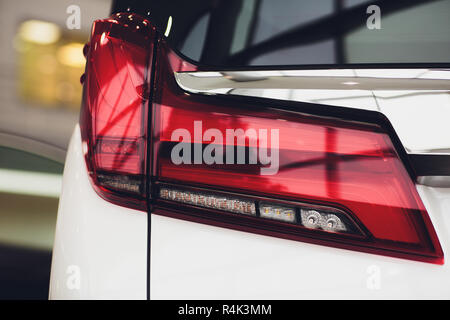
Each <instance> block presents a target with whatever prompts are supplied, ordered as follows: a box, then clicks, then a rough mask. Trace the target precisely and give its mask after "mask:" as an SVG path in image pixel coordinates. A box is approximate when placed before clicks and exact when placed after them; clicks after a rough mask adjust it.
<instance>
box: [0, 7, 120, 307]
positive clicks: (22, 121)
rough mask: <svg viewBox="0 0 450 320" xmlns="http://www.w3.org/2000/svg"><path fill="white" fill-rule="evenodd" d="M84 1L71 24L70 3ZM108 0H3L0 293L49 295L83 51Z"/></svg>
mask: <svg viewBox="0 0 450 320" xmlns="http://www.w3.org/2000/svg"><path fill="white" fill-rule="evenodd" d="M71 5H77V6H79V8H80V9H81V11H80V13H81V15H80V18H81V19H80V29H73V30H70V29H69V28H68V27H67V25H66V21H67V19H68V18H69V17H70V16H71V13H67V8H68V7H69V6H71ZM110 6H111V1H109V0H79V1H75V0H70V1H65V0H58V1H51V0H38V1H32V0H14V1H10V0H9V1H6V0H0V21H1V28H0V42H1V43H2V52H1V54H0V299H46V298H47V294H48V281H49V275H50V263H51V249H52V246H53V237H54V229H55V224H56V213H57V208H58V197H59V193H60V188H61V179H62V171H63V163H64V157H65V150H66V148H67V144H68V142H69V139H70V135H71V133H72V130H73V128H74V126H75V123H76V122H77V120H78V113H79V108H80V101H81V89H82V87H81V85H80V80H79V79H80V76H81V75H82V73H83V72H84V64H85V59H84V57H83V54H82V48H83V45H84V43H85V42H86V41H87V40H88V37H89V32H90V28H91V24H92V22H93V21H94V20H95V19H98V18H103V17H107V16H108V15H109V11H110Z"/></svg>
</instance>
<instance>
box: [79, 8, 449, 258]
mask: <svg viewBox="0 0 450 320" xmlns="http://www.w3.org/2000/svg"><path fill="white" fill-rule="evenodd" d="M130 17H131V18H130ZM86 51H87V59H88V62H87V69H86V77H85V83H84V102H83V109H82V114H81V121H80V123H81V129H82V138H83V142H85V143H86V145H87V152H86V162H87V167H88V170H89V173H90V177H91V180H92V184H93V185H94V187H95V189H96V191H97V192H98V193H99V194H100V195H101V196H102V197H103V198H104V199H106V200H108V201H111V202H113V203H116V204H119V205H123V206H127V207H132V208H136V209H140V210H143V211H146V210H147V208H150V210H151V212H152V213H153V214H160V215H166V216H171V217H174V218H179V219H185V220H190V221H195V222H200V223H205V224H211V225H217V226H221V227H227V228H233V229H237V230H241V231H245V232H253V233H259V234H264V235H270V236H275V237H280V238H285V239H291V240H296V241H303V242H309V243H316V244H321V245H327V246H334V247H339V248H345V249H351V250H358V251H363V252H370V253H377V254H383V255H388V256H394V257H400V258H407V259H414V260H419V261H426V262H433V263H443V253H442V249H441V247H440V244H439V240H438V238H437V235H436V233H435V231H434V228H433V226H432V224H431V221H430V219H429V217H428V214H427V212H426V210H425V207H424V205H423V203H422V201H421V199H420V197H419V195H418V193H417V190H416V189H415V185H414V183H413V179H412V175H411V173H410V172H409V171H408V170H407V165H408V164H407V163H406V162H403V161H402V157H403V153H404V150H403V149H402V147H401V146H400V145H398V144H397V143H396V142H395V141H397V140H396V138H395V133H394V132H393V131H392V130H391V129H389V126H388V125H387V123H386V122H384V120H382V119H379V118H373V117H371V118H369V117H368V118H365V117H364V115H362V116H361V118H360V119H358V121H355V120H354V119H353V120H350V119H348V118H347V116H346V114H337V113H336V114H333V113H332V112H333V111H331V112H330V113H328V111H327V113H326V114H325V115H324V112H320V110H321V107H320V106H315V108H314V109H312V108H308V106H307V105H304V104H295V105H291V106H289V108H287V107H286V106H285V102H281V101H277V100H269V99H259V98H251V97H232V96H225V95H200V94H195V93H187V92H185V91H183V90H182V89H181V88H180V87H179V86H178V84H177V82H176V80H175V77H174V73H175V72H184V71H195V70H196V69H197V67H196V66H194V65H191V64H190V63H188V62H186V61H185V60H183V59H181V58H180V57H179V56H178V55H177V54H176V53H175V52H174V51H172V50H171V49H169V47H168V46H167V44H166V42H165V40H163V39H162V38H161V37H160V36H158V33H157V32H156V31H155V29H154V28H153V27H152V26H151V25H150V22H149V21H148V20H146V19H144V18H141V17H139V16H136V15H133V14H117V15H114V16H113V17H111V18H110V19H107V20H101V21H97V22H95V23H94V27H93V31H92V36H91V40H90V44H89V46H87V47H86ZM154 55H155V56H154ZM152 61H153V62H152ZM152 81H153V82H152ZM151 82H152V83H151ZM199 122H201V123H202V126H201V127H198V126H197V127H196V125H195V124H196V123H199ZM198 128H200V129H198ZM177 129H182V130H184V132H188V133H189V136H191V137H194V139H193V140H192V141H189V142H183V143H185V144H186V146H185V147H186V149H185V150H187V151H191V152H186V154H184V153H183V157H186V158H187V159H189V161H187V162H186V163H180V162H177V163H174V161H172V159H171V151H172V150H173V148H174V146H176V145H177V144H179V143H181V142H182V141H181V140H180V139H179V138H178V137H177V136H173V135H172V134H173V132H174V131H176V130H177ZM229 129H233V130H242V132H244V137H242V136H241V137H236V139H231V140H229V139H218V140H215V141H211V140H213V139H209V140H208V139H205V138H204V137H205V132H216V133H217V134H218V136H222V137H225V136H226V133H227V130H229ZM208 130H210V131H208ZM211 130H212V131H211ZM248 130H250V131H248ZM252 130H253V131H252ZM272 130H276V132H277V135H270V134H268V135H267V137H269V138H268V139H263V138H261V136H254V135H247V134H246V133H248V132H270V131H272ZM206 136H208V135H207V134H206ZM273 137H277V138H278V137H279V143H278V145H277V146H276V149H272V150H275V151H276V154H277V156H278V157H279V167H278V168H277V170H275V171H273V174H271V175H262V174H261V172H263V171H264V170H263V169H265V168H266V169H267V167H269V166H270V164H268V163H267V161H263V160H264V159H261V154H266V155H271V156H273V154H274V153H272V152H271V151H270V149H271V148H272V147H273V143H274V141H273ZM393 141H394V142H393ZM212 147H214V149H215V150H216V151H217V153H214V156H215V159H216V160H217V159H219V160H221V161H216V162H211V161H209V160H208V161H205V160H204V159H201V157H200V158H196V156H195V151H196V150H197V151H198V150H200V152H203V151H204V150H207V149H211V148H212ZM230 150H231V151H232V152H233V156H232V157H229V159H231V160H233V159H234V158H235V156H236V152H239V150H244V151H245V152H244V154H245V158H246V160H247V161H245V162H244V163H242V161H236V162H234V163H227V152H228V153H229V152H230ZM275 151H274V152H275ZM256 155H258V156H256ZM251 156H254V157H255V159H256V160H258V161H252V162H249V161H248V160H249V159H250V157H251ZM263 158H264V157H263ZM266 160H267V159H266Z"/></svg>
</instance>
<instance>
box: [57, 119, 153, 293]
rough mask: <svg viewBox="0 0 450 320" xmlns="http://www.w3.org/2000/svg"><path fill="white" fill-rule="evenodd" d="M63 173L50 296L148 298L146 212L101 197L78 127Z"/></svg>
mask: <svg viewBox="0 0 450 320" xmlns="http://www.w3.org/2000/svg"><path fill="white" fill-rule="evenodd" d="M64 172H65V174H64V177H63V188H62V193H61V197H60V202H59V208H58V220H57V224H56V234H55V242H54V248H53V259H52V270H51V279H50V295H49V297H50V299H146V298H147V280H146V279H147V214H146V213H145V212H142V211H137V210H133V209H128V208H125V207H120V206H117V205H114V204H111V203H109V202H107V201H105V200H103V199H102V198H100V197H99V196H98V195H97V193H96V192H95V191H94V189H93V188H92V185H91V183H90V181H89V177H88V173H87V169H86V163H85V161H84V154H83V148H82V142H81V135H80V128H79V126H78V125H77V126H76V128H75V130H74V133H73V135H72V139H71V142H70V145H69V149H68V153H67V158H66V164H65V169H64Z"/></svg>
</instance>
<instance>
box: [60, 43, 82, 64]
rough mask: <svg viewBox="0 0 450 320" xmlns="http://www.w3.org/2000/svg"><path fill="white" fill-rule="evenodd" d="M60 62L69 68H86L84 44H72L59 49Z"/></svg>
mask: <svg viewBox="0 0 450 320" xmlns="http://www.w3.org/2000/svg"><path fill="white" fill-rule="evenodd" d="M57 57H58V61H59V62H60V63H62V64H64V65H66V66H69V67H82V66H84V63H85V59H84V55H83V44H82V43H77V42H72V43H69V44H66V45H64V46H62V47H61V48H59V49H58V52H57Z"/></svg>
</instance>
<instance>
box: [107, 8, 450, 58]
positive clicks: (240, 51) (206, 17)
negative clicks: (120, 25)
mask: <svg viewBox="0 0 450 320" xmlns="http://www.w3.org/2000/svg"><path fill="white" fill-rule="evenodd" d="M374 4H375V5H377V7H378V8H379V9H380V15H379V19H378V17H377V11H371V10H369V13H367V11H368V7H369V6H370V5H374ZM127 8H130V10H131V11H134V12H138V13H141V14H143V15H147V13H148V12H150V14H149V19H150V20H152V21H153V22H154V23H155V24H156V26H157V28H158V29H159V31H160V32H161V33H164V32H166V28H167V21H168V19H169V17H172V27H171V29H170V32H169V35H168V39H169V42H170V43H171V45H172V46H173V47H174V48H175V49H177V50H179V51H180V52H181V53H183V54H184V55H185V56H187V57H189V58H190V59H192V60H195V61H197V62H200V63H204V64H209V65H217V66H248V65H260V66H261V65H305V64H306V65H309V64H353V63H448V62H449V60H450V32H449V30H450V0H396V1H366V0H320V1H317V0H281V1H276V0H223V1H222V0H201V1H200V0H190V1H186V0H146V1H142V0H141V1H130V0H117V1H115V4H114V5H113V11H114V12H119V11H126V10H127ZM376 9H377V8H375V10H376Z"/></svg>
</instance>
